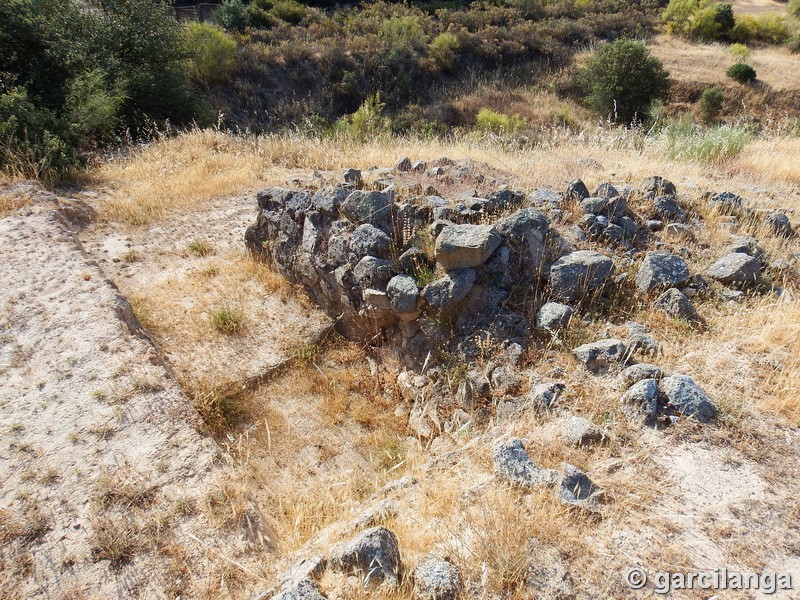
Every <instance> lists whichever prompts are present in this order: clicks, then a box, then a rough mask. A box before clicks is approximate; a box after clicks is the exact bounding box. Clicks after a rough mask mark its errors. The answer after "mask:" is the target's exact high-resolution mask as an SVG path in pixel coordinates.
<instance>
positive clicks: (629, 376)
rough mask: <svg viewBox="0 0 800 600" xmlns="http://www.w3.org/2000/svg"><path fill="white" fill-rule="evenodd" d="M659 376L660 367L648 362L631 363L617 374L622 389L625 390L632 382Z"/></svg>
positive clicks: (658, 377)
mask: <svg viewBox="0 0 800 600" xmlns="http://www.w3.org/2000/svg"><path fill="white" fill-rule="evenodd" d="M660 378H661V369H660V368H659V367H657V366H656V365H651V364H649V363H639V364H636V365H631V366H630V367H628V368H626V369H623V370H622V372H620V374H619V382H620V385H621V387H622V389H624V390H627V389H628V388H629V387H631V386H632V385H633V384H634V383H638V382H640V381H642V380H643V379H655V380H657V379H660Z"/></svg>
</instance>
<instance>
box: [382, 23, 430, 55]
mask: <svg viewBox="0 0 800 600" xmlns="http://www.w3.org/2000/svg"><path fill="white" fill-rule="evenodd" d="M378 37H379V38H380V39H381V40H382V41H383V42H384V43H385V44H386V45H387V46H388V47H389V48H391V49H395V50H400V49H409V50H410V49H414V50H418V49H420V48H422V47H424V46H425V45H426V44H427V43H428V39H429V38H428V35H427V34H426V33H425V30H424V29H423V27H422V23H421V22H420V20H419V17H417V16H415V15H405V16H402V17H392V18H390V19H387V20H385V21H384V22H383V23H381V26H380V29H379V30H378Z"/></svg>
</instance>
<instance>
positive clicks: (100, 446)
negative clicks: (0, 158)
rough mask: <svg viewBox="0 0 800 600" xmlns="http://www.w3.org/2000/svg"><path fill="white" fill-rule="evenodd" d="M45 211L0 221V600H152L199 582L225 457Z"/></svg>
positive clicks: (94, 268) (101, 279)
mask: <svg viewBox="0 0 800 600" xmlns="http://www.w3.org/2000/svg"><path fill="white" fill-rule="evenodd" d="M53 208H54V205H53V204H51V203H50V202H37V203H35V204H33V205H31V206H29V207H28V208H26V209H23V210H22V211H21V212H20V213H17V214H13V215H10V216H6V217H5V218H2V219H0V282H2V283H1V284H0V430H1V431H2V438H1V439H2V444H0V481H2V485H0V531H2V537H3V549H2V553H1V554H0V556H2V567H3V569H2V571H3V574H4V577H3V582H2V583H3V587H2V588H0V589H1V590H2V592H1V593H0V595H2V596H3V597H4V598H13V597H25V598H67V597H69V598H83V597H86V598H88V597H96V598H130V597H158V596H159V595H160V594H164V593H166V591H168V590H175V589H178V588H180V587H181V585H182V582H181V578H184V579H188V576H187V573H186V572H185V571H186V569H185V567H186V565H189V564H191V569H192V570H194V571H195V575H200V576H202V574H203V572H204V571H207V570H208V561H207V560H206V556H205V553H204V552H203V543H200V542H199V540H201V539H203V538H207V532H208V530H209V527H208V523H207V522H206V521H205V518H204V517H202V515H200V514H199V513H196V512H195V511H193V510H190V508H189V507H191V506H194V505H199V504H200V503H201V502H202V496H203V494H204V492H205V490H206V489H207V488H208V483H209V475H210V473H211V471H212V469H213V465H214V461H215V458H216V457H217V455H218V451H217V448H216V446H215V444H214V443H213V441H211V440H209V439H208V438H205V437H204V436H202V435H201V434H200V433H198V429H197V428H198V421H199V419H198V417H197V414H196V412H195V411H194V410H193V409H192V407H191V406H190V405H189V403H188V402H187V400H186V397H185V396H184V395H183V393H182V392H181V391H180V389H179V388H178V387H177V385H176V384H175V382H174V381H173V380H172V379H171V378H170V377H169V376H168V374H167V372H166V370H165V369H164V367H163V366H162V364H161V363H160V361H159V357H158V355H157V353H156V351H155V350H154V348H153V346H152V345H151V344H150V343H149V342H148V341H147V340H145V339H143V338H142V337H140V336H139V335H137V329H136V328H137V324H136V321H135V319H134V318H133V316H132V313H131V311H130V306H129V304H128V302H127V301H126V300H125V299H124V298H123V297H122V296H121V295H120V293H119V292H118V291H117V289H116V287H115V286H114V285H113V284H112V283H111V282H110V281H109V280H108V279H107V278H106V276H105V275H104V273H103V272H102V270H101V269H100V268H99V267H98V265H97V264H96V263H94V262H93V261H91V260H89V259H88V258H87V257H86V256H85V255H84V253H83V252H82V251H81V250H80V248H79V245H78V244H77V243H76V240H75V238H74V237H73V235H72V234H71V232H70V230H69V229H68V227H66V226H65V224H64V223H63V222H62V220H61V219H60V218H59V216H58V215H57V213H56V212H55V211H54V210H53ZM176 503H179V505H178V506H177V508H176ZM193 536H194V537H193ZM196 540H197V541H196ZM169 544H176V545H177V546H178V547H180V548H181V552H180V556H177V555H173V556H172V557H171V558H170V557H167V556H166V555H165V554H163V553H161V554H159V552H161V551H162V550H163V549H164V548H165V547H166V546H167V545H169ZM127 548H135V549H136V551H132V552H131V553H130V556H123V557H122V558H120V559H119V560H117V559H116V558H114V556H115V554H114V553H115V552H122V553H123V554H125V553H126V549H127ZM109 556H110V557H111V558H108V557H109ZM184 583H185V582H184ZM17 584H19V585H17Z"/></svg>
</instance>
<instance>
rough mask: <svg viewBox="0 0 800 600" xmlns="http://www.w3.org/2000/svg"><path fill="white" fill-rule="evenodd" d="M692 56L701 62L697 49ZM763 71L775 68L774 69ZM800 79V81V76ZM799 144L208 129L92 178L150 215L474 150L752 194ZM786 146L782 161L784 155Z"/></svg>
mask: <svg viewBox="0 0 800 600" xmlns="http://www.w3.org/2000/svg"><path fill="white" fill-rule="evenodd" d="M667 43H675V44H681V43H682V42H672V41H669V42H660V43H659V44H657V45H656V47H655V48H656V49H658V48H667V50H665V52H667V53H669V47H668V46H663V44H667ZM660 44H661V45H660ZM690 48H691V49H692V50H693V51H702V52H710V53H713V52H717V53H718V54H719V56H718V59H719V60H723V59H722V54H723V53H724V51H723V49H722V48H721V47H720V48H716V47H708V48H709V49H708V50H706V49H704V48H701V49H700V50H697V47H695V46H691V47H690ZM657 51H658V50H657ZM760 52H761V51H755V52H754V54H755V57H756V58H755V59H754V60H763V61H764V62H765V64H771V62H770V61H772V60H773V59H774V60H775V62H776V64H778V63H779V62H780V61H779V59H782V60H785V57H782V58H781V56H782V55H780V52H781V51H778V50H775V51H772V52H776V53H778V54H776V55H775V56H774V57H773V55H772V54H769V52H770V51H764V52H765V53H766V54H765V57H764V58H763V59H760V58H758V57H759V53H760ZM685 60H686V61H687V63H694V62H697V61H696V60H695V59H693V58H691V57H687V58H686V59H685ZM726 60H727V59H726ZM777 68H778V67H776V69H777ZM707 70H708V68H707V67H704V68H703V69H702V71H703V72H707ZM763 73H764V77H766V78H769V77H771V75H770V73H771V71H769V70H768V69H766V70H764V71H763ZM760 75H761V73H760ZM775 77H776V85H777V78H779V77H780V78H781V81H785V77H786V75H785V73H784V72H783V71H781V72H780V75H778V71H776V72H775ZM787 85H792V86H794V85H795V83H794V82H790V84H787ZM796 87H797V88H800V82H797V85H796ZM797 144H798V142H797V140H796V139H791V138H763V139H760V140H759V141H757V142H753V143H751V144H750V145H748V146H747V147H746V148H745V150H744V151H743V152H742V153H741V154H740V155H739V156H738V157H737V158H734V159H732V160H728V161H726V162H725V163H722V164H719V165H716V166H715V169H714V170H713V171H712V170H709V169H708V168H707V167H706V165H704V164H702V163H694V162H686V161H680V160H670V159H669V158H667V157H666V154H665V148H664V145H663V141H662V140H661V139H659V138H658V137H657V136H656V137H644V136H643V135H642V134H641V133H637V132H636V131H625V130H621V129H620V130H615V129H611V130H608V129H606V128H603V127H601V128H599V129H597V128H595V127H594V126H592V127H589V128H588V129H586V130H582V131H580V132H570V131H569V130H565V129H559V128H556V129H553V130H550V131H548V132H547V133H546V135H543V136H542V137H541V139H540V140H539V142H538V145H536V146H533V147H530V148H522V149H520V148H513V147H511V146H507V145H504V143H503V142H502V140H500V139H495V138H483V137H475V136H464V137H459V138H455V139H451V140H444V139H432V140H417V139H406V138H392V139H383V140H381V139H379V140H374V141H371V142H366V143H363V144H354V143H353V142H352V141H351V140H344V139H336V138H330V139H317V138H306V137H302V136H299V135H268V136H236V135H231V134H225V133H222V132H218V131H208V130H203V131H193V132H189V133H185V134H182V135H179V136H177V137H174V138H171V139H167V140H163V141H160V142H157V143H154V144H152V145H150V146H146V147H144V148H141V149H138V150H136V151H134V152H133V153H132V154H131V155H130V156H128V157H125V158H120V159H116V160H114V161H111V162H108V163H106V164H104V165H102V166H101V167H100V168H99V169H98V170H97V171H95V172H94V173H92V177H93V178H94V180H95V182H96V183H97V184H98V185H105V186H108V187H109V188H111V199H110V200H109V201H108V202H106V203H104V204H103V205H102V207H101V215H102V218H104V219H106V220H114V221H123V222H127V223H132V224H142V223H147V222H150V221H153V220H157V219H161V218H164V217H166V216H168V215H173V214H182V213H186V212H187V211H190V210H192V209H196V208H198V206H202V205H203V204H204V203H208V202H210V201H211V200H215V199H218V198H220V197H222V196H226V195H231V194H241V193H244V192H248V191H250V190H253V189H255V188H257V187H258V186H266V185H283V184H285V183H286V181H287V179H289V178H291V177H292V176H293V175H294V176H297V175H298V174H300V175H302V176H305V175H306V174H307V171H308V170H312V169H313V170H317V171H322V172H325V171H338V170H340V169H343V168H345V167H356V168H361V169H368V168H370V167H373V166H384V165H387V163H389V164H390V163H393V162H394V161H395V160H397V159H399V158H400V157H402V156H410V157H412V158H414V159H423V160H433V159H436V158H439V157H442V156H450V157H454V158H462V157H466V158H470V159H472V160H473V161H476V162H480V163H486V164H488V165H489V166H491V167H494V168H496V169H501V170H503V171H504V172H508V173H510V175H511V178H512V183H513V184H514V185H516V186H518V187H522V188H525V189H533V188H536V187H540V186H549V187H557V188H560V187H562V186H565V185H566V184H567V183H568V182H569V181H571V180H572V179H575V178H576V177H581V178H583V179H584V180H585V181H586V183H587V184H588V185H589V186H590V187H591V186H593V185H596V184H597V183H600V182H601V181H603V180H608V179H611V180H615V181H627V182H633V183H636V182H638V181H641V180H642V179H643V178H645V177H648V176H650V175H652V174H654V173H664V174H668V175H669V177H670V179H672V180H673V181H676V182H680V181H684V180H689V181H692V182H694V183H695V184H697V185H699V186H701V187H707V188H711V189H714V188H717V187H719V186H720V184H721V182H725V183H724V185H725V186H726V187H727V188H729V189H731V190H732V191H741V192H742V193H744V191H745V189H746V188H742V184H743V183H745V182H747V183H756V184H758V185H763V186H770V187H771V188H773V189H775V190H776V191H781V190H787V189H791V187H792V186H794V185H796V184H797V172H798V169H797V167H796V162H797V156H798V152H797ZM776 154H777V155H778V156H780V159H779V160H775V158H776ZM592 165H594V166H592ZM745 177H746V179H745ZM334 178H335V175H334Z"/></svg>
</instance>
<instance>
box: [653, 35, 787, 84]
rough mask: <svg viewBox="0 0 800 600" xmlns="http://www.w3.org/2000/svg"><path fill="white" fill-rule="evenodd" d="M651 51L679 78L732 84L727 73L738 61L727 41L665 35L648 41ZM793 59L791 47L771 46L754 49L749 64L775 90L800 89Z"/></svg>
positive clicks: (760, 79)
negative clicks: (789, 66)
mask: <svg viewBox="0 0 800 600" xmlns="http://www.w3.org/2000/svg"><path fill="white" fill-rule="evenodd" d="M648 48H649V49H650V51H651V52H652V53H653V54H654V55H655V56H657V57H658V58H659V59H661V61H662V62H663V63H664V66H665V67H666V69H667V71H669V72H670V74H671V75H672V77H674V78H675V79H677V80H679V81H691V82H699V83H707V84H708V85H709V86H711V85H713V84H715V83H720V84H730V82H731V80H730V79H729V78H728V77H727V76H726V75H725V71H727V70H728V67H730V66H731V65H732V64H733V63H735V62H736V60H735V59H734V57H733V55H732V54H731V52H730V47H729V46H727V45H725V44H692V43H690V42H687V41H685V40H682V39H680V38H677V37H673V36H668V35H662V36H659V37H657V38H656V39H655V41H654V42H653V43H651V44H648ZM793 60H795V59H794V58H792V54H791V52H790V51H789V50H788V49H787V48H781V47H774V46H769V47H765V48H752V49H751V50H750V57H749V59H748V61H747V62H748V64H749V65H750V66H752V67H753V68H754V69H755V70H756V73H758V79H759V81H762V82H763V83H765V84H767V85H768V86H770V87H771V88H772V89H774V90H778V91H780V90H799V89H800V73H798V72H797V70H796V69H787V64H790V63H791V62H792V61H793Z"/></svg>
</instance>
